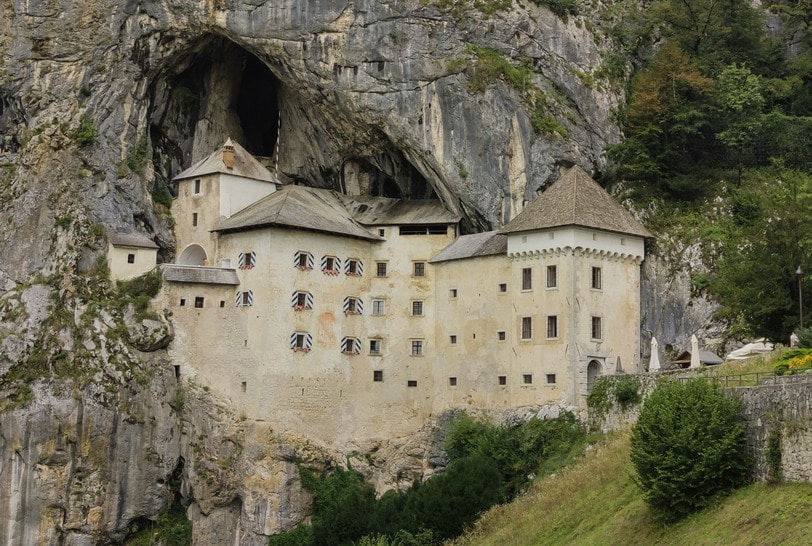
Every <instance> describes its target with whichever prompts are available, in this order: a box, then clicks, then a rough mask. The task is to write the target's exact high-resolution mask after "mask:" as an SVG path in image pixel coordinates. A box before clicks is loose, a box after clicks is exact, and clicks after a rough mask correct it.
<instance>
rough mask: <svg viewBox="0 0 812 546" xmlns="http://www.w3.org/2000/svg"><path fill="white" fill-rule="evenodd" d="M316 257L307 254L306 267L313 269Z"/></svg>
mask: <svg viewBox="0 0 812 546" xmlns="http://www.w3.org/2000/svg"><path fill="white" fill-rule="evenodd" d="M315 261H316V259H315V258H314V257H313V255H312V254H308V255H307V267H308V269H313V266H314V264H315Z"/></svg>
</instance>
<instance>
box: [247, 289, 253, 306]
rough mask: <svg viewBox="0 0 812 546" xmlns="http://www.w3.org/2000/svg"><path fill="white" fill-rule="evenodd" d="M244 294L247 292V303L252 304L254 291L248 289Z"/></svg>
mask: <svg viewBox="0 0 812 546" xmlns="http://www.w3.org/2000/svg"><path fill="white" fill-rule="evenodd" d="M246 294H248V305H254V291H253V290H249V291H248V292H246Z"/></svg>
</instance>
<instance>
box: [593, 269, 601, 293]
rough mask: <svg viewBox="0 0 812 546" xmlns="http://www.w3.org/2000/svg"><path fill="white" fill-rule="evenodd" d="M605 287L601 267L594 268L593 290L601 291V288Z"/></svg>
mask: <svg viewBox="0 0 812 546" xmlns="http://www.w3.org/2000/svg"><path fill="white" fill-rule="evenodd" d="M602 285H603V282H602V279H601V268H600V267H593V268H592V288H594V289H595V290H600V289H601V286H602Z"/></svg>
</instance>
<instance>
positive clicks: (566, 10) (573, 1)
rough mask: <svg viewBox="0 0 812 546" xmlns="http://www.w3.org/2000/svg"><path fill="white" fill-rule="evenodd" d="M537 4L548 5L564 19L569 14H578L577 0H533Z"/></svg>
mask: <svg viewBox="0 0 812 546" xmlns="http://www.w3.org/2000/svg"><path fill="white" fill-rule="evenodd" d="M531 1H532V2H533V3H534V4H536V5H537V6H546V7H547V8H548V9H549V10H550V11H552V12H553V13H555V14H556V15H558V16H559V17H560V18H561V19H563V20H564V21H566V20H567V16H568V15H578V2H577V0H531Z"/></svg>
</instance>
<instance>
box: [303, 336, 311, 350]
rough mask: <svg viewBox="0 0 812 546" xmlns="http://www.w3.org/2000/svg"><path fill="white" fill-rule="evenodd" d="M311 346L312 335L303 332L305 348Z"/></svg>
mask: <svg viewBox="0 0 812 546" xmlns="http://www.w3.org/2000/svg"><path fill="white" fill-rule="evenodd" d="M312 348H313V336H311V335H310V334H305V349H307V350H308V351H309V350H310V349H312Z"/></svg>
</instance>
